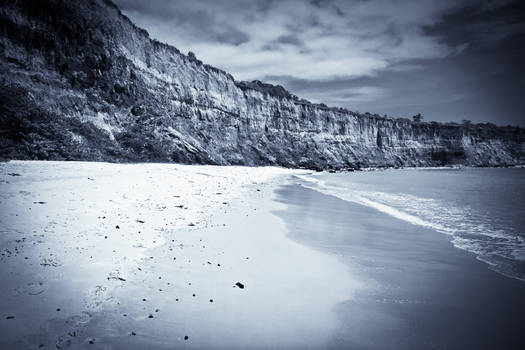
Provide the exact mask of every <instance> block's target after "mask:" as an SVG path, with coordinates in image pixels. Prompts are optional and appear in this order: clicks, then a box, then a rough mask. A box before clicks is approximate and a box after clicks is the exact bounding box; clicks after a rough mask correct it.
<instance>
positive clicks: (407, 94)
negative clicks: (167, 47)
mask: <svg viewBox="0 0 525 350" xmlns="http://www.w3.org/2000/svg"><path fill="white" fill-rule="evenodd" d="M114 1H115V3H116V4H117V5H118V6H119V7H120V8H121V10H122V12H123V13H124V14H125V15H127V16H128V17H129V18H130V19H131V20H132V21H133V22H135V23H136V24H137V25H138V26H139V27H142V28H144V29H146V30H147V31H148V32H149V34H150V36H151V37H152V38H155V39H157V40H159V41H162V42H165V43H168V44H171V45H173V46H175V47H177V48H178V49H179V50H181V51H182V52H185V53H187V52H188V51H192V52H194V53H195V55H196V56H197V58H198V59H200V60H202V61H203V62H204V63H207V64H211V65H213V66H216V67H218V68H221V69H223V70H225V71H227V72H229V73H231V74H232V75H233V76H234V78H235V79H236V80H250V81H251V80H261V81H263V82H267V83H272V84H279V85H282V86H284V87H285V88H286V89H287V90H289V91H290V92H292V93H293V94H296V95H297V96H299V97H300V98H306V99H307V100H310V101H312V102H316V103H321V102H323V103H325V104H327V105H329V106H335V107H345V108H348V109H350V110H352V111H358V112H361V113H364V112H370V113H378V114H380V115H384V114H387V115H389V116H393V117H411V116H413V115H415V114H417V113H421V114H422V115H423V116H424V120H427V121H430V120H435V121H442V122H447V121H461V120H464V119H467V120H471V121H473V122H480V123H481V122H491V123H495V124H498V125H520V126H525V113H524V111H525V94H524V91H525V44H523V43H525V2H524V1H521V3H520V1H512V0H497V1H484V0H440V1H435V0H149V1H144V0H114Z"/></svg>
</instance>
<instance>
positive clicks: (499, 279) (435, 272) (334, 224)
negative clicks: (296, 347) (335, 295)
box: [276, 185, 525, 349]
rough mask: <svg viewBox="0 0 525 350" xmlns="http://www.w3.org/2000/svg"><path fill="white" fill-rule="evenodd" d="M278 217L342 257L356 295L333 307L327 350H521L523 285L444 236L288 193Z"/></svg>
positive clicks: (301, 238)
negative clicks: (335, 324) (334, 323)
mask: <svg viewBox="0 0 525 350" xmlns="http://www.w3.org/2000/svg"><path fill="white" fill-rule="evenodd" d="M277 193H278V201H279V202H280V203H283V204H286V205H287V210H284V211H277V212H276V213H277V214H278V215H279V216H280V217H281V218H283V220H284V221H285V222H286V223H287V227H288V231H289V234H290V237H291V238H292V239H294V240H295V241H297V242H300V243H301V244H305V245H307V246H310V247H312V248H314V249H317V250H319V251H321V252H328V253H330V254H333V255H334V256H338V258H339V260H340V261H341V262H343V263H345V264H346V265H347V266H348V267H349V268H350V269H351V274H352V276H353V278H354V279H356V280H357V281H358V282H359V285H360V288H359V289H358V290H357V291H356V293H355V294H354V296H353V297H352V298H349V300H347V301H345V302H342V303H340V304H339V305H338V306H337V307H336V313H337V315H338V321H339V326H338V329H337V330H336V331H335V332H334V334H333V336H332V338H331V340H330V341H329V342H328V343H327V344H326V347H327V348H331V349H522V348H523V346H524V345H523V344H524V343H525V338H524V337H523V325H524V324H525V283H524V282H522V281H519V280H515V279H511V278H508V277H504V276H502V275H500V274H498V273H496V272H494V271H491V270H489V269H488V267H487V265H486V264H484V263H482V262H480V261H478V260H476V259H475V256H474V255H473V254H471V253H468V252H465V251H462V250H459V249H456V248H454V247H453V245H452V244H451V243H450V241H449V240H450V237H449V236H446V235H442V234H440V233H438V232H435V231H433V230H430V229H424V228H421V227H419V226H415V225H412V224H409V223H406V222H404V221H400V220H398V219H395V218H392V217H390V216H388V215H386V214H384V213H381V212H379V211H377V210H374V209H372V208H368V207H364V206H360V205H358V204H355V203H349V202H346V201H343V200H341V199H338V198H336V197H333V196H327V195H324V194H321V193H319V192H316V191H313V190H311V189H307V188H304V187H301V186H299V185H288V186H283V187H281V188H280V189H279V190H278V191H277Z"/></svg>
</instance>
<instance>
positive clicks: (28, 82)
mask: <svg viewBox="0 0 525 350" xmlns="http://www.w3.org/2000/svg"><path fill="white" fill-rule="evenodd" d="M0 21H1V25H0V31H1V38H0V48H1V52H2V53H1V56H0V69H1V73H2V74H1V85H2V88H1V89H0V122H1V125H2V127H1V130H0V157H2V158H4V159H67V160H106V161H160V162H183V163H209V164H245V165H272V164H273V165H282V166H287V167H306V168H315V169H329V168H335V169H341V168H355V167H362V166H434V165H446V164H465V165H475V166H497V165H512V164H520V163H523V162H524V161H525V158H524V156H525V146H524V140H525V132H524V130H523V129H521V128H517V127H497V126H495V125H492V124H475V125H458V124H453V123H449V124H441V123H426V122H419V123H415V122H412V121H410V120H408V119H393V118H386V117H380V116H378V115H371V114H364V115H363V114H357V113H353V112H351V111H348V110H344V109H338V108H329V107H327V106H325V105H322V104H320V105H319V104H312V103H310V102H308V101H306V100H302V99H299V98H298V97H296V96H294V95H292V94H290V93H289V92H288V91H286V90H285V89H284V88H282V87H280V86H272V85H269V84H264V83H261V82H259V81H254V82H238V81H235V79H234V78H233V77H232V76H231V75H230V74H228V73H226V72H224V71H222V70H219V69H217V68H214V67H211V66H209V65H206V64H203V63H202V62H201V61H199V60H198V59H197V58H196V57H195V56H194V55H193V54H191V55H184V54H182V53H180V52H179V51H178V50H177V49H176V48H174V47H172V46H169V45H166V44H163V43H160V42H158V41H155V40H152V39H151V38H150V37H149V36H148V33H147V32H146V31H144V30H142V29H140V28H137V27H136V26H135V25H134V24H133V23H132V22H131V21H130V20H129V19H128V18H127V17H125V16H124V15H122V14H121V13H120V11H119V9H118V8H117V7H116V6H115V5H114V4H113V3H112V2H111V1H110V0H88V1H67V0H22V1H9V2H8V1H2V2H1V9H0Z"/></svg>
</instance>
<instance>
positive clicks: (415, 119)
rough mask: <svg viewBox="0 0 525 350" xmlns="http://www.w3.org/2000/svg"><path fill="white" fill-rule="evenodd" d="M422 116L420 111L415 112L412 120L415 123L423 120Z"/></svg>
mask: <svg viewBox="0 0 525 350" xmlns="http://www.w3.org/2000/svg"><path fill="white" fill-rule="evenodd" d="M423 118H424V117H423V116H422V115H421V113H418V114H416V115H415V116H413V117H412V120H413V121H414V122H415V123H421V121H422V120H423Z"/></svg>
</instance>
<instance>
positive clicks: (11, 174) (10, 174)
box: [7, 173, 22, 176]
mask: <svg viewBox="0 0 525 350" xmlns="http://www.w3.org/2000/svg"><path fill="white" fill-rule="evenodd" d="M7 175H9V176H22V175H20V174H18V173H8V174H7Z"/></svg>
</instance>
